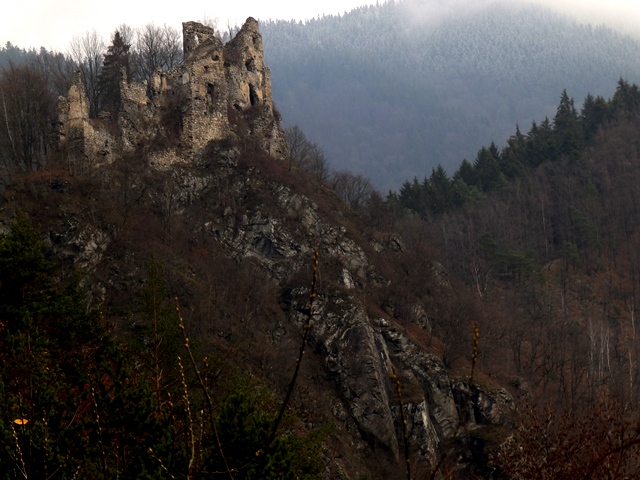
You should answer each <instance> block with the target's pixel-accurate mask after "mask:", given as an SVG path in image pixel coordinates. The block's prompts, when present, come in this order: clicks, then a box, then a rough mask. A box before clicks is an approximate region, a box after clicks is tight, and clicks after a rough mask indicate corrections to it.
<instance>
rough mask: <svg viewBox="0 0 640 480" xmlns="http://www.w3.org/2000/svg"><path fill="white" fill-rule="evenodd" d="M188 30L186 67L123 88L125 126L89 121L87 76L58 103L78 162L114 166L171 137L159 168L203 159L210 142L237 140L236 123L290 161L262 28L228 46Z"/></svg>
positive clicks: (193, 27) (251, 26)
mask: <svg viewBox="0 0 640 480" xmlns="http://www.w3.org/2000/svg"><path fill="white" fill-rule="evenodd" d="M182 28H183V48H184V60H183V63H182V64H181V65H180V66H178V67H177V68H175V69H173V70H170V71H167V72H161V71H158V72H156V73H155V74H154V75H153V77H152V79H151V81H150V85H143V84H140V83H128V82H126V81H124V80H123V81H122V82H121V84H120V91H121V98H122V103H121V107H120V111H119V112H118V115H117V119H115V120H116V121H117V128H113V127H114V125H113V120H114V119H111V121H109V119H102V121H101V120H100V119H97V120H96V119H89V108H88V101H87V95H86V91H85V88H84V86H83V83H82V78H81V76H80V74H77V75H76V76H75V77H74V82H73V85H72V86H71V88H70V90H69V94H68V96H67V98H64V97H60V99H59V101H58V118H59V138H60V143H61V145H62V146H63V147H64V148H66V149H67V150H68V152H69V154H70V156H71V157H74V158H77V159H79V160H80V161H85V162H91V163H98V164H99V163H109V162H111V161H112V160H113V159H114V158H115V156H116V155H119V154H123V153H124V154H126V153H130V152H134V151H136V149H138V148H139V147H140V146H142V145H149V144H150V143H151V144H153V143H154V139H158V138H164V139H165V140H166V139H167V137H170V138H171V140H172V141H171V142H168V144H167V145H166V147H165V148H156V149H155V151H154V152H153V153H152V155H153V158H154V163H157V164H158V165H164V166H168V165H170V164H172V163H174V162H176V161H191V160H194V159H196V160H197V159H198V158H199V157H200V156H201V155H202V153H203V152H204V151H205V147H207V145H209V144H210V142H212V141H225V140H231V139H233V137H234V135H235V134H234V133H233V130H234V129H233V128H232V123H233V124H234V125H235V127H236V130H237V128H238V125H242V126H243V129H244V130H243V131H242V136H243V137H248V138H250V139H251V140H252V141H253V142H254V144H255V145H257V146H258V148H260V149H261V150H263V151H265V152H268V153H269V154H271V155H272V156H274V157H276V158H280V157H283V156H284V155H286V143H285V141H284V135H283V134H282V131H281V128H280V125H279V119H278V118H276V117H277V115H274V109H273V99H272V97H271V79H270V73H269V69H268V68H267V67H266V66H265V65H264V54H263V50H262V37H261V35H260V32H259V29H258V22H257V21H256V20H254V19H253V18H248V19H247V21H246V22H245V24H244V25H243V26H242V28H241V29H240V31H239V32H238V34H237V35H236V36H235V37H234V38H233V39H232V40H230V41H229V42H227V43H226V44H223V43H222V41H221V40H220V39H219V38H218V37H216V36H215V35H214V31H213V29H212V28H209V27H207V26H205V25H202V24H199V23H196V22H186V23H183V24H182ZM110 124H111V128H109V125H110Z"/></svg>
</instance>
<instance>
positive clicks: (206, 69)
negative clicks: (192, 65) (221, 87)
mask: <svg viewBox="0 0 640 480" xmlns="http://www.w3.org/2000/svg"><path fill="white" fill-rule="evenodd" d="M208 71H209V65H205V66H204V73H207V72H208Z"/></svg>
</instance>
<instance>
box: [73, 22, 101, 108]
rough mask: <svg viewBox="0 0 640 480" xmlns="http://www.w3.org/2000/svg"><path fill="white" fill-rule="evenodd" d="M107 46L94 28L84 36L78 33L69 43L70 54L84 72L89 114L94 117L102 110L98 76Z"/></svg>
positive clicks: (83, 77)
mask: <svg viewBox="0 0 640 480" xmlns="http://www.w3.org/2000/svg"><path fill="white" fill-rule="evenodd" d="M105 50H106V46H105V43H104V40H103V38H102V36H101V35H100V34H99V33H98V32H97V31H96V30H95V29H94V30H93V31H91V32H87V33H85V34H84V35H83V36H78V35H76V36H75V37H73V39H72V40H71V44H70V45H69V56H70V57H71V59H72V60H73V61H74V62H76V63H77V64H78V66H79V68H80V71H81V72H82V79H83V81H84V86H85V88H86V90H87V96H88V97H89V115H90V116H92V117H94V116H96V115H97V114H98V111H99V110H100V89H99V88H98V76H99V75H100V70H101V68H102V60H103V54H104V52H105Z"/></svg>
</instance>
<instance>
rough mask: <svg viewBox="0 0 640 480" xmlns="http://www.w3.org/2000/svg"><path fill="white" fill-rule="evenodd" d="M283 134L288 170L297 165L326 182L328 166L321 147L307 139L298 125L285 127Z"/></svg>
mask: <svg viewBox="0 0 640 480" xmlns="http://www.w3.org/2000/svg"><path fill="white" fill-rule="evenodd" d="M284 134H285V138H286V140H287V147H288V148H289V170H291V169H292V168H293V167H297V168H300V169H302V170H305V171H307V172H309V173H311V174H312V175H314V176H316V177H317V178H318V179H320V180H321V181H323V182H326V181H327V180H328V179H329V173H330V168H329V162H328V161H327V158H326V157H325V155H324V152H323V151H322V149H321V148H320V147H319V146H318V145H317V144H316V143H314V142H312V141H311V140H309V139H308V138H307V137H306V135H305V134H304V132H303V131H302V129H301V128H300V127H299V126H298V125H293V126H292V127H289V128H285V130H284Z"/></svg>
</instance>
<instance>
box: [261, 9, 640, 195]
mask: <svg viewBox="0 0 640 480" xmlns="http://www.w3.org/2000/svg"><path fill="white" fill-rule="evenodd" d="M425 8H426V7H425ZM428 14H429V12H424V17H421V18H426V19H429V18H430V17H429V15H428ZM416 18H418V17H416V16H410V15H409V14H408V13H407V11H406V10H405V8H404V3H403V2H387V3H383V4H379V5H376V6H369V7H361V8H358V9H356V10H354V11H352V12H350V13H348V14H345V15H343V16H326V17H322V18H318V19H314V20H310V21H308V22H306V23H302V22H295V21H282V20H278V21H272V22H265V23H264V24H263V25H262V31H263V35H264V44H265V57H266V62H267V64H268V65H269V66H270V68H271V70H272V75H273V89H274V90H273V92H274V100H275V102H276V104H277V105H278V108H279V109H280V110H281V111H282V113H283V115H284V118H285V120H286V122H288V123H290V124H298V125H300V126H301V127H302V128H303V129H304V130H305V131H306V132H307V134H308V135H309V136H310V137H311V138H313V139H314V140H315V141H317V142H319V143H320V144H321V145H323V147H324V148H325V149H326V153H327V156H328V158H329V160H330V161H331V162H332V165H334V166H339V168H347V169H350V170H352V171H354V172H355V173H359V174H363V175H365V176H367V177H369V178H370V179H371V180H372V181H373V183H374V185H376V186H377V187H378V188H383V189H386V188H389V187H393V188H397V187H398V186H399V185H400V183H401V182H402V181H403V180H404V179H406V178H411V177H412V176H413V175H415V174H416V173H419V172H422V173H419V175H420V176H422V175H423V174H428V173H429V172H430V171H431V168H432V167H435V166H436V165H437V164H441V165H442V166H443V167H444V168H445V170H447V171H448V172H450V173H451V172H452V171H453V170H454V169H455V168H457V167H458V165H459V164H460V162H461V161H462V159H464V158H471V156H472V155H473V154H474V152H476V151H477V150H478V148H480V146H481V145H483V144H485V143H486V141H487V139H492V140H494V141H496V142H499V143H501V142H503V141H504V140H506V138H508V136H509V135H511V134H512V133H513V126H514V125H515V124H516V123H518V124H520V125H529V124H530V123H531V121H532V120H534V119H539V118H543V117H544V116H552V115H553V114H554V113H555V112H554V110H555V105H556V103H557V96H558V92H561V91H562V90H563V89H566V90H567V91H568V92H569V94H570V95H571V96H573V97H574V98H577V99H582V98H584V97H585V96H586V95H587V94H588V93H592V94H593V95H603V96H605V97H608V96H610V95H611V94H612V93H613V88H612V85H615V82H616V81H617V80H618V79H619V78H620V77H621V76H622V77H624V78H626V79H627V80H628V81H636V82H637V81H638V80H640V59H639V57H638V55H637V52H638V50H640V42H639V41H638V40H637V39H634V38H631V37H629V36H625V35H622V34H620V33H617V32H616V31H614V30H612V29H609V28H607V27H604V26H591V25H581V24H578V23H576V22H575V21H572V20H571V19H569V18H568V17H565V16H562V15H560V14H558V13H555V12H553V11H551V10H548V9H546V8H544V7H541V6H536V5H531V4H521V5H514V4H507V5H505V4H500V3H487V4H486V5H485V4H483V8H481V9H480V8H478V9H473V11H471V10H470V11H469V13H468V14H465V12H464V11H462V12H457V13H456V15H455V16H451V17H447V16H444V17H441V18H440V20H439V21H435V22H434V21H424V22H419V21H416ZM578 107H579V105H578Z"/></svg>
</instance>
